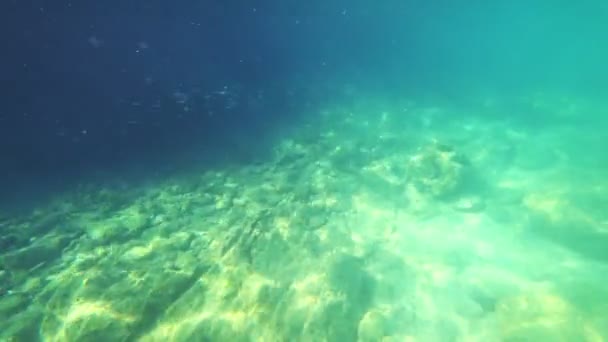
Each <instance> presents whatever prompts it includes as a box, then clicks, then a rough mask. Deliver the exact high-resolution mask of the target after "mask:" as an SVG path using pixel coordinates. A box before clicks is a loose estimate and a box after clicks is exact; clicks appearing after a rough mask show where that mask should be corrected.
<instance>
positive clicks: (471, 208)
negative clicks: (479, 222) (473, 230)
mask: <svg viewBox="0 0 608 342" xmlns="http://www.w3.org/2000/svg"><path fill="white" fill-rule="evenodd" d="M452 207H453V208H454V209H456V210H458V211H462V212H465V213H477V212H480V211H483V210H484V208H485V202H484V201H483V199H482V198H481V197H479V196H463V197H460V198H458V199H457V200H456V202H454V204H453V206H452Z"/></svg>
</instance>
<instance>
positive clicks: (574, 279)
mask: <svg viewBox="0 0 608 342" xmlns="http://www.w3.org/2000/svg"><path fill="white" fill-rule="evenodd" d="M514 102H516V104H515V105H514V104H513V103H514ZM314 111H315V112H311V113H310V115H308V116H307V119H306V120H305V121H306V122H305V123H304V124H302V125H301V126H299V127H298V128H297V129H291V130H289V133H286V134H284V135H283V136H282V137H281V138H280V139H279V140H277V142H276V144H275V146H274V147H273V150H272V153H271V156H270V157H268V158H263V160H259V161H256V162H255V163H251V164H248V165H242V164H241V165H230V166H225V167H216V168H213V169H209V168H206V169H200V170H199V169H195V168H193V169H192V170H188V171H187V172H183V173H181V174H180V176H179V177H177V176H176V177H170V178H167V179H164V180H162V181H157V182H155V183H154V184H147V185H146V186H145V187H144V186H140V187H125V188H113V187H103V186H101V185H99V186H98V185H95V184H89V185H87V186H82V187H79V188H78V189H76V190H73V191H70V192H68V193H65V194H62V195H58V196H57V197H55V198H54V199H53V200H52V201H50V202H49V203H48V204H47V205H46V206H41V207H39V208H36V209H35V210H34V211H32V212H31V214H28V215H22V216H19V217H2V218H0V225H2V229H3V232H4V236H3V237H2V241H1V243H2V250H1V253H2V254H1V257H0V258H1V259H0V291H1V293H0V317H3V318H2V319H1V320H0V340H2V341H36V340H40V341H132V340H137V341H385V342H388V341H484V342H485V341H605V340H606V339H608V287H607V286H606V279H607V278H606V275H608V264H607V262H608V177H607V176H606V175H607V174H606V170H607V168H606V167H607V166H608V158H607V157H606V155H607V154H606V153H605V151H604V149H605V146H606V141H608V140H607V138H608V133H607V131H606V130H605V129H600V127H608V126H606V123H608V119H607V118H608V116H607V115H606V114H608V103H602V102H601V101H592V100H587V99H578V98H569V97H566V96H558V95H553V94H534V95H529V96H522V97H521V98H518V99H516V100H513V99H509V100H505V99H500V98H489V97H485V98H482V97H480V98H479V99H472V100H471V101H470V104H469V105H467V106H456V105H450V104H440V103H436V104H431V105H429V104H428V103H422V102H417V101H416V100H415V99H402V100H399V101H388V100H383V99H373V100H372V99H365V98H364V97H361V99H360V100H357V101H353V102H351V103H348V104H335V105H333V106H329V105H328V106H327V107H326V108H319V109H318V110H317V109H315V110H314Z"/></svg>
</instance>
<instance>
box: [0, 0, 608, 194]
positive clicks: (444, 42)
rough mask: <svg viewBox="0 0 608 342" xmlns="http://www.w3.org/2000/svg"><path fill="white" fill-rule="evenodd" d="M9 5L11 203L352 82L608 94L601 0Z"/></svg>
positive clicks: (251, 129) (269, 115) (163, 153)
mask: <svg viewBox="0 0 608 342" xmlns="http://www.w3.org/2000/svg"><path fill="white" fill-rule="evenodd" d="M1 6H2V11H1V13H2V14H1V16H2V23H3V25H2V27H3V29H2V32H1V33H0V35H2V42H3V47H2V63H1V68H2V69H1V74H2V89H1V91H2V99H3V101H2V106H1V108H0V110H1V112H0V130H1V131H0V139H1V140H0V149H1V150H0V153H1V155H2V156H3V157H2V169H3V173H4V175H3V177H1V178H2V182H3V189H5V190H4V191H3V192H2V197H3V198H5V199H6V198H7V197H8V198H11V197H12V196H15V195H16V194H19V193H24V189H30V190H31V188H32V185H35V189H36V191H37V192H39V190H40V189H41V188H44V187H45V186H47V185H50V184H55V185H56V186H57V187H58V188H59V189H61V188H62V187H63V186H64V185H66V180H67V179H72V180H73V179H78V178H79V177H85V178H86V177H89V176H91V175H92V174H94V173H97V172H105V171H109V172H113V171H112V170H116V169H120V168H121V167H123V166H125V167H129V165H133V164H140V165H143V169H148V170H159V169H161V168H162V167H161V166H160V165H167V164H171V158H172V156H174V155H176V154H180V153H183V152H184V151H191V150H192V149H196V150H197V151H200V153H199V154H200V155H203V154H204V155H209V156H211V155H217V154H225V153H224V152H219V151H222V149H224V148H226V149H230V148H234V146H235V145H239V146H243V145H248V146H250V144H243V143H240V144H238V143H237V142H235V141H237V140H239V139H243V138H244V137H251V136H255V137H256V140H259V139H257V138H259V137H260V136H261V137H265V136H268V135H272V134H273V132H276V130H277V125H278V123H279V122H281V123H285V122H287V123H289V122H291V121H293V120H292V119H293V118H294V117H297V116H298V115H300V113H302V112H304V111H305V110H306V108H310V107H311V106H313V107H314V105H317V104H319V103H323V102H324V101H330V100H332V101H336V100H337V99H338V98H340V96H342V95H343V94H342V92H341V90H340V89H341V88H342V87H343V85H345V84H351V85H355V86H356V87H357V88H358V89H360V90H362V91H367V92H370V93H376V94H385V95H387V96H395V97H399V96H403V94H408V96H409V95H416V94H420V95H429V94H432V95H437V96H440V97H443V98H447V99H450V100H453V101H460V100H461V99H464V98H466V96H465V95H466V94H467V93H468V92H470V91H472V90H479V89H483V90H484V91H489V92H496V93H501V94H509V93H520V92H525V91H527V90H535V89H539V88H543V89H558V90H561V91H569V92H571V93H583V94H585V95H589V94H592V95H595V96H598V95H600V96H601V94H603V92H604V91H605V90H606V82H605V80H606V79H607V77H608V68H606V66H605V62H604V61H605V60H608V58H607V57H608V48H606V43H605V37H606V33H607V32H608V28H607V27H606V25H607V24H606V20H605V19H606V17H607V16H608V9H607V5H605V4H603V3H601V2H599V1H582V2H577V3H572V2H565V1H560V2H557V3H556V2H554V1H533V2H527V1H515V2H508V3H487V2H482V1H475V2H472V3H467V4H464V5H463V4H456V3H454V2H450V1H430V2H429V1H385V2H382V3H381V4H371V3H369V2H367V1H308V2H305V3H304V2H297V1H287V2H286V1H253V2H247V4H243V3H241V2H237V1H227V2H226V1H182V2H180V3H179V4H175V3H170V2H167V1H129V2H118V1H115V2H112V1H110V2H107V1H106V2H73V1H15V0H12V1H5V2H4V3H3V4H2V5H1ZM462 101H466V100H462ZM209 113H213V115H212V116H210V115H209ZM239 148H240V149H241V153H242V154H245V155H252V154H255V153H259V151H258V150H256V151H255V152H250V151H242V149H243V147H239ZM262 149H263V148H262ZM210 159H213V158H210ZM148 163H149V164H148Z"/></svg>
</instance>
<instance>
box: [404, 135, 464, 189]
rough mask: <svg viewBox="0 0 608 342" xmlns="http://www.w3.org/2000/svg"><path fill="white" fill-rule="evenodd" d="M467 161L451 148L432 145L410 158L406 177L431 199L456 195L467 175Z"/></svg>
mask: <svg viewBox="0 0 608 342" xmlns="http://www.w3.org/2000/svg"><path fill="white" fill-rule="evenodd" d="M467 168H468V162H467V159H466V158H465V157H464V156H463V155H461V154H459V153H457V152H456V151H455V150H454V149H453V148H452V147H450V146H447V145H443V144H439V143H433V144H431V145H429V146H427V147H424V148H423V149H421V150H420V151H419V152H418V153H417V154H416V155H414V156H413V157H411V158H410V160H409V163H408V165H407V171H408V177H409V180H410V182H412V183H413V184H414V185H415V186H416V187H417V188H418V189H419V190H420V191H421V192H423V193H426V194H428V195H430V196H433V197H445V196H449V195H453V194H454V193H456V192H457V191H458V190H459V189H460V188H461V187H462V185H463V183H464V180H465V176H466V173H467Z"/></svg>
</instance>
